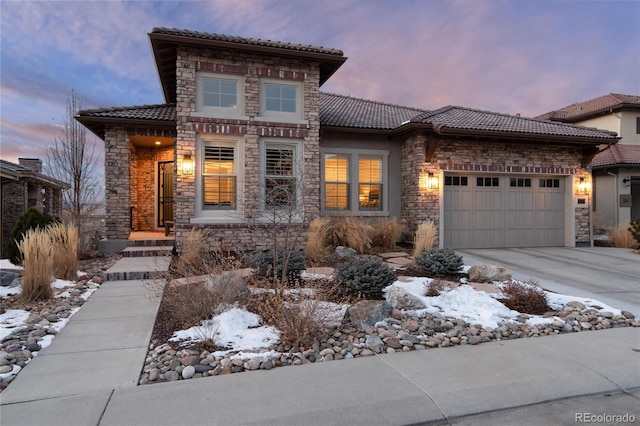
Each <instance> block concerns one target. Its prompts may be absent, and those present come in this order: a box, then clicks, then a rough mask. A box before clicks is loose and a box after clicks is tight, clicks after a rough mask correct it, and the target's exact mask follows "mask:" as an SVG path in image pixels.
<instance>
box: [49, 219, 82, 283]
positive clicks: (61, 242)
mask: <svg viewBox="0 0 640 426" xmlns="http://www.w3.org/2000/svg"><path fill="white" fill-rule="evenodd" d="M46 231H47V233H48V234H49V238H50V239H51V244H52V253H53V275H54V276H55V277H56V278H60V279H63V280H69V281H75V280H76V279H77V278H78V247H79V240H78V228H76V227H75V226H72V225H64V224H62V223H55V224H53V225H49V226H48V227H47V228H46Z"/></svg>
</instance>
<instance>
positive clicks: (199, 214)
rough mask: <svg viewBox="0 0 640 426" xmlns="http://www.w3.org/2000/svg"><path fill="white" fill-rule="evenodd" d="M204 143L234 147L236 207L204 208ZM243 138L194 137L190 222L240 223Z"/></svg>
mask: <svg viewBox="0 0 640 426" xmlns="http://www.w3.org/2000/svg"><path fill="white" fill-rule="evenodd" d="M205 145H220V146H233V147H234V148H235V158H234V165H235V167H236V173H235V176H236V208H235V209H205V208H204V199H203V191H204V180H203V160H204V146H205ZM243 158H244V140H243V138H237V137H228V136H218V135H198V136H197V137H196V162H195V163H196V170H195V217H194V218H192V219H191V223H240V222H242V217H243V211H244V162H243V161H242V160H243Z"/></svg>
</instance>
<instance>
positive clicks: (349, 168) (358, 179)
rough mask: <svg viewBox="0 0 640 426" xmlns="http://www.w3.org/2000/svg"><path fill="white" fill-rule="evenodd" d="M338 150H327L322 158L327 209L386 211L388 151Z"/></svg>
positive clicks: (364, 212)
mask: <svg viewBox="0 0 640 426" xmlns="http://www.w3.org/2000/svg"><path fill="white" fill-rule="evenodd" d="M331 151H334V149H332V150H331ZM335 151H336V152H325V153H323V157H322V162H323V164H322V167H323V173H322V175H323V193H324V194H323V196H324V200H323V201H324V205H323V208H324V210H325V211H333V212H350V211H351V212H359V213H360V214H367V212H384V211H386V210H387V208H388V207H387V206H386V201H385V200H386V195H385V194H386V180H387V156H388V153H387V152H386V151H374V150H366V151H355V150H346V149H335ZM352 183H353V185H352ZM369 214H371V213H369Z"/></svg>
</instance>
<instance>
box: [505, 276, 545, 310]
mask: <svg viewBox="0 0 640 426" xmlns="http://www.w3.org/2000/svg"><path fill="white" fill-rule="evenodd" d="M502 294H503V295H504V296H505V297H504V298H503V299H502V300H501V302H502V303H504V304H505V305H506V306H507V307H508V308H509V309H513V310H514V311H518V312H521V313H523V314H533V315H542V314H544V313H545V312H548V311H550V310H551V309H550V308H549V305H548V304H547V295H546V294H545V293H544V291H543V290H542V289H540V287H539V286H538V282H537V281H533V280H530V281H529V282H528V283H521V282H519V281H509V282H507V283H506V284H505V285H503V286H502Z"/></svg>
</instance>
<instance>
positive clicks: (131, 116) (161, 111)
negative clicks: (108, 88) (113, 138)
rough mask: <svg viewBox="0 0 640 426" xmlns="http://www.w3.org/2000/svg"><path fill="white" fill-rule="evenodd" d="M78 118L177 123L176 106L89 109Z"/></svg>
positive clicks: (78, 115) (80, 113) (81, 112)
mask: <svg viewBox="0 0 640 426" xmlns="http://www.w3.org/2000/svg"><path fill="white" fill-rule="evenodd" d="M76 116H77V117H95V118H114V119H118V118H120V119H124V120H152V121H173V122H175V121H176V106H175V104H159V105H134V106H128V107H113V108H100V109H87V110H84V111H79V112H78V114H77V115H76Z"/></svg>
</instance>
